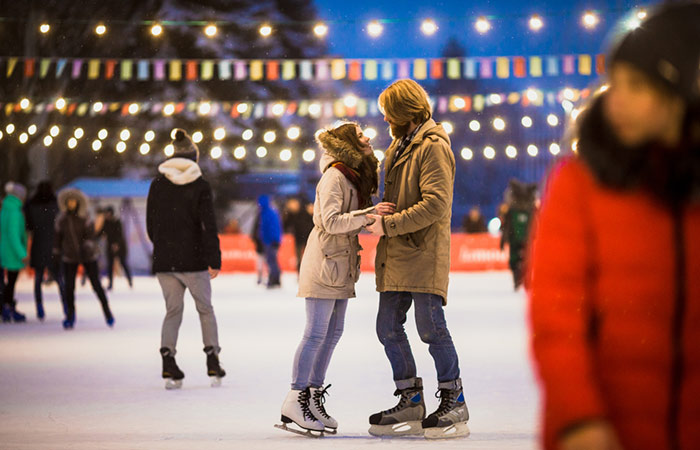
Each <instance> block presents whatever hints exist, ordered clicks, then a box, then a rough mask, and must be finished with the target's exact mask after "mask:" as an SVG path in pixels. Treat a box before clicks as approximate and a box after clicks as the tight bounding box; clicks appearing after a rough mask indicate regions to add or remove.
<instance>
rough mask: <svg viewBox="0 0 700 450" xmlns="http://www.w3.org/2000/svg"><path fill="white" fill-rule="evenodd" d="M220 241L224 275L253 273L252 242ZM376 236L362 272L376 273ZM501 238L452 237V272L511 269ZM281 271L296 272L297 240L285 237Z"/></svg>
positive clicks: (367, 240)
mask: <svg viewBox="0 0 700 450" xmlns="http://www.w3.org/2000/svg"><path fill="white" fill-rule="evenodd" d="M219 239H220V240H221V257H222V264H221V270H222V271H224V272H254V271H255V261H256V259H257V255H256V253H255V245H254V244H253V241H252V240H251V239H250V238H249V237H248V236H246V235H244V234H224V235H220V236H219ZM377 242H379V238H378V237H376V236H372V235H368V234H361V235H360V245H361V246H362V248H363V249H364V250H363V251H362V270H363V271H364V272H374V257H375V255H376V248H377ZM499 243H500V238H499V237H497V236H492V235H490V234H488V233H481V234H461V233H459V234H453V235H452V266H451V270H452V271H453V272H469V271H479V270H506V269H508V253H507V252H506V251H502V250H500V248H499ZM279 262H280V267H281V268H282V270H283V271H285V272H293V271H295V270H296V256H295V253H294V239H293V238H292V236H290V235H285V236H284V238H283V239H282V245H281V246H280V251H279Z"/></svg>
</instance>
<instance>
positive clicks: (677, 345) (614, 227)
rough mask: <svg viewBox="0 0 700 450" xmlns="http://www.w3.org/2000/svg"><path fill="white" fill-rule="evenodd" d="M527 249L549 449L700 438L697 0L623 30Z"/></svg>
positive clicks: (670, 449) (674, 445) (675, 443)
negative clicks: (602, 86)
mask: <svg viewBox="0 0 700 450" xmlns="http://www.w3.org/2000/svg"><path fill="white" fill-rule="evenodd" d="M608 82H609V88H608V89H607V90H606V91H604V92H602V93H600V94H599V95H597V96H595V98H594V99H593V100H592V101H591V103H590V105H589V106H588V107H587V108H586V109H585V110H584V111H583V112H582V113H581V115H580V117H579V118H578V120H577V124H576V136H575V138H576V139H578V147H577V148H578V155H577V156H574V157H571V158H568V159H566V160H564V161H563V162H561V163H560V164H559V165H558V166H557V167H556V168H555V169H554V170H553V172H552V174H551V175H550V179H549V181H548V185H547V188H546V190H545V196H544V199H543V202H542V209H541V211H540V213H539V217H538V220H537V222H536V228H535V231H534V236H533V241H532V245H531V253H530V255H529V257H530V261H529V270H530V274H529V276H530V285H529V289H530V296H531V298H530V302H531V303H530V308H531V311H530V314H531V322H532V323H531V325H532V345H533V351H534V358H535V361H536V365H537V370H538V374H539V377H540V381H541V384H542V387H543V391H544V405H543V406H544V408H543V421H544V430H543V440H544V447H545V448H546V449H564V450H574V449H575V450H594V449H595V450H604V449H605V450H613V449H615V450H616V449H631V450H644V449H650V450H651V449H653V450H676V449H687V450H692V449H700V3H687V2H686V3H674V4H671V5H668V6H665V7H663V8H662V9H660V10H659V11H658V12H656V13H654V14H653V15H650V16H649V17H648V18H647V19H646V20H645V21H644V22H643V23H642V25H641V27H639V28H637V29H635V30H633V31H631V32H629V33H628V34H627V35H625V36H624V37H623V38H622V39H621V41H620V42H619V44H617V45H616V46H615V47H614V49H613V52H612V54H611V57H610V58H609V80H608Z"/></svg>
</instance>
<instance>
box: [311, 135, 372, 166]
mask: <svg viewBox="0 0 700 450" xmlns="http://www.w3.org/2000/svg"><path fill="white" fill-rule="evenodd" d="M316 140H317V141H318V143H319V145H320V146H321V147H322V148H323V150H325V151H326V153H327V154H328V155H330V156H331V157H332V158H333V159H334V160H336V161H340V162H342V163H343V164H345V165H347V166H349V167H352V168H353V169H357V168H358V167H360V164H361V163H362V152H361V151H360V150H358V149H356V148H355V147H353V146H352V144H350V143H349V142H346V141H344V140H342V139H338V138H337V137H335V136H332V135H331V133H329V132H328V131H322V132H321V133H319V135H318V137H317V138H316ZM321 170H323V169H321Z"/></svg>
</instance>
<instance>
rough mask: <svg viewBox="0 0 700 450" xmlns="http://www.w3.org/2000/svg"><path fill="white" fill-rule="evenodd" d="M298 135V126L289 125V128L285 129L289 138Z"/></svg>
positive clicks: (299, 130)
mask: <svg viewBox="0 0 700 450" xmlns="http://www.w3.org/2000/svg"><path fill="white" fill-rule="evenodd" d="M299 136H301V128H299V127H290V128H289V130H287V137H288V138H289V139H291V140H295V139H299Z"/></svg>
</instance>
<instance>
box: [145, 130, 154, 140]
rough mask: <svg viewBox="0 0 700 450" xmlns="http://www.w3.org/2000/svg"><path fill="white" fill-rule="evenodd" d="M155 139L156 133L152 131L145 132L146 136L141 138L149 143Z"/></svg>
mask: <svg viewBox="0 0 700 450" xmlns="http://www.w3.org/2000/svg"><path fill="white" fill-rule="evenodd" d="M155 138H156V133H155V132H154V131H153V130H148V131H146V134H145V135H144V136H143V139H144V140H145V141H146V142H151V141H152V140H153V139H155Z"/></svg>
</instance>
